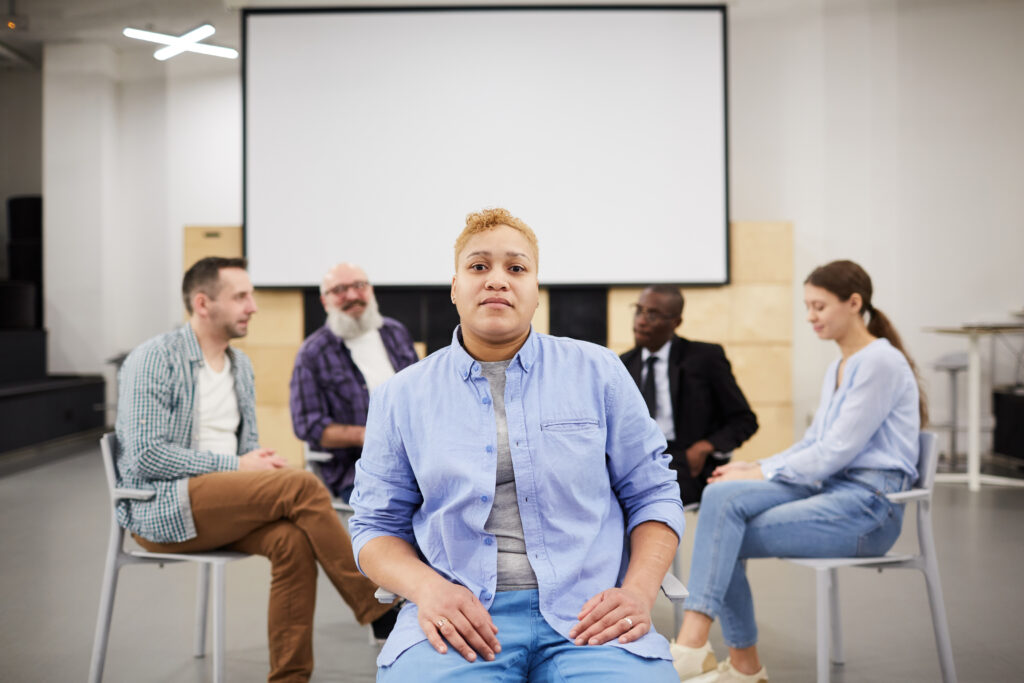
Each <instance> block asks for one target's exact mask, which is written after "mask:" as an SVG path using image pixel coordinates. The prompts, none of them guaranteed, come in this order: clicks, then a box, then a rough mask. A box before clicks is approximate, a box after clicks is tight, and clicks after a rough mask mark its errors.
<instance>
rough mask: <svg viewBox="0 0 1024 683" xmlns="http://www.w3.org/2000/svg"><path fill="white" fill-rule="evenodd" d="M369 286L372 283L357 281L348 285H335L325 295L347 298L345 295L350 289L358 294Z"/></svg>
mask: <svg viewBox="0 0 1024 683" xmlns="http://www.w3.org/2000/svg"><path fill="white" fill-rule="evenodd" d="M369 286H370V283H369V282H367V281H366V280H356V281H355V282H350V283H349V284H347V285H346V284H341V285H335V286H333V287H331V288H330V289H328V290H327V291H325V292H324V294H333V295H334V296H345V293H346V292H347V291H348V290H350V289H352V290H355V291H357V292H361V291H363V290H364V289H366V288H367V287H369Z"/></svg>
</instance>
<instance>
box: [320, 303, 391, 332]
mask: <svg viewBox="0 0 1024 683" xmlns="http://www.w3.org/2000/svg"><path fill="white" fill-rule="evenodd" d="M383 325H384V318H383V317H382V316H381V314H380V310H379V309H378V308H377V297H375V296H372V297H370V300H369V301H367V302H366V308H365V309H363V314H362V315H361V316H359V317H358V318H353V317H352V316H350V315H349V314H348V313H346V312H345V311H343V310H341V309H340V308H338V307H336V306H331V307H329V308H328V309H327V329H329V330H330V331H331V332H333V333H334V335H335V336H336V337H341V338H342V339H355V338H357V337H361V336H363V335H364V334H366V333H367V332H372V331H374V330H379V329H380V328H381V326H383Z"/></svg>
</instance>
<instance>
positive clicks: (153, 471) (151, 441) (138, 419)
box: [117, 323, 259, 543]
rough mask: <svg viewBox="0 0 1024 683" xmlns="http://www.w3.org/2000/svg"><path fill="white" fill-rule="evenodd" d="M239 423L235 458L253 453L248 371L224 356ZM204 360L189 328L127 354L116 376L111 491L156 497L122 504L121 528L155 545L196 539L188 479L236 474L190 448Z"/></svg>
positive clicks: (244, 361) (228, 459) (232, 462)
mask: <svg viewBox="0 0 1024 683" xmlns="http://www.w3.org/2000/svg"><path fill="white" fill-rule="evenodd" d="M228 353H229V354H230V355H231V372H232V373H233V374H234V378H235V395H236V396H237V397H238V412H239V415H240V416H241V422H240V424H239V428H238V454H243V453H247V452H249V451H251V450H253V449H254V448H257V447H259V439H258V437H257V435H256V393H255V390H254V387H253V373H252V364H251V363H250V362H249V359H248V357H247V356H246V355H245V354H244V353H242V352H241V351H239V350H238V349H231V348H229V349H228ZM202 365H203V353H202V351H201V350H200V348H199V341H198V340H197V339H196V335H195V333H194V332H193V331H192V327H191V325H189V324H187V323H186V324H185V325H183V326H182V327H180V328H178V329H176V330H174V331H172V332H168V333H166V334H162V335H160V336H158V337H154V338H152V339H150V340H149V341H147V342H144V343H143V344H141V345H140V346H138V347H137V348H136V349H135V350H134V351H132V352H131V353H130V354H128V357H127V358H126V359H125V361H124V364H123V365H122V366H121V372H120V374H119V375H118V382H119V383H118V387H119V388H118V405H117V441H118V446H119V453H118V456H117V469H118V481H117V483H118V486H123V487H126V488H133V489H150V490H155V491H156V495H155V496H154V497H153V498H151V499H150V500H122V501H120V502H119V503H118V508H117V520H118V522H120V524H121V526H123V527H125V528H126V529H128V530H130V531H133V532H135V533H136V534H138V535H139V536H142V537H143V538H146V539H149V540H150V541H153V542H156V543H178V542H181V541H187V540H188V539H190V538H195V536H196V528H195V523H194V522H193V520H192V510H191V508H190V506H189V499H188V479H189V477H195V476H198V475H200V474H206V473H207V472H221V471H224V470H237V469H238V456H237V455H221V454H218V453H212V452H210V451H198V450H195V449H194V448H193V444H194V443H196V441H197V434H196V433H197V429H198V419H197V416H198V413H197V410H198V406H197V405H196V385H197V384H198V373H199V369H200V368H201V367H202Z"/></svg>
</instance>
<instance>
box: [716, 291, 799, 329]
mask: <svg viewBox="0 0 1024 683" xmlns="http://www.w3.org/2000/svg"><path fill="white" fill-rule="evenodd" d="M729 289H730V290H731V304H732V306H731V308H730V311H729V316H728V318H729V336H728V340H729V341H734V342H752V343H754V342H756V343H763V342H772V343H783V344H791V343H792V341H793V302H792V298H791V294H792V289H791V288H790V285H789V284H788V283H787V284H742V285H740V284H738V285H735V286H732V287H730V288H729Z"/></svg>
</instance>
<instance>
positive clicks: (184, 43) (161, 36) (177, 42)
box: [122, 24, 238, 61]
mask: <svg viewBox="0 0 1024 683" xmlns="http://www.w3.org/2000/svg"><path fill="white" fill-rule="evenodd" d="M215 32H216V29H215V28H214V27H213V26H211V25H210V24H203V25H202V26H200V27H199V28H194V29H192V30H191V31H188V32H186V33H183V34H182V35H180V36H172V35H168V34H166V33H155V32H153V31H143V30H141V29H137V28H126V29H124V31H122V33H123V34H124V35H125V36H126V37H128V38H135V39H137V40H148V41H150V42H152V43H160V44H161V45H166V46H167V47H162V48H160V49H159V50H157V51H156V52H154V53H153V57H155V58H156V59H159V60H160V61H164V60H166V59H170V58H171V57H174V56H175V55H179V54H181V53H182V52H198V53H200V54H204V55H213V56H214V57H224V58H225V59H235V58H237V57H238V51H237V50H234V49H232V48H230V47H218V46H216V45H206V44H204V43H200V42H199V41H200V40H203V39H204V38H209V37H210V36H212V35H213V34H214V33H215Z"/></svg>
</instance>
